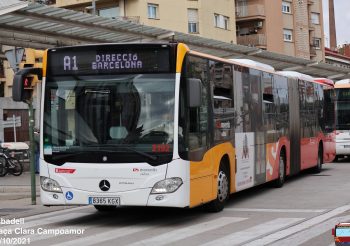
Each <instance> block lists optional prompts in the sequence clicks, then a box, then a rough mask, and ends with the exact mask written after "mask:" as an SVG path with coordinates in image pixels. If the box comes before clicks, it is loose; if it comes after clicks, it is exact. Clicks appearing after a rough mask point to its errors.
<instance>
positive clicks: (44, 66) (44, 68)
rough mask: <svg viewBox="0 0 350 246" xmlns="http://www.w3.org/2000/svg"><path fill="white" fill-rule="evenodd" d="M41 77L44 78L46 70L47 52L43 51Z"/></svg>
mask: <svg viewBox="0 0 350 246" xmlns="http://www.w3.org/2000/svg"><path fill="white" fill-rule="evenodd" d="M42 69H43V77H46V69H47V50H45V51H44V55H43V67H42Z"/></svg>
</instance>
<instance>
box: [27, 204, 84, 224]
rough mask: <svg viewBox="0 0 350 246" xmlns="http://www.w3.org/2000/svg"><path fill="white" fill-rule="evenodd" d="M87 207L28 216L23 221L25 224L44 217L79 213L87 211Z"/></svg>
mask: <svg viewBox="0 0 350 246" xmlns="http://www.w3.org/2000/svg"><path fill="white" fill-rule="evenodd" d="M87 208H88V206H80V207H77V208H75V207H72V208H70V207H68V208H65V209H62V210H58V211H53V212H45V213H42V214H37V215H32V216H28V217H24V221H25V222H27V221H31V220H36V219H40V218H45V217H51V216H55V215H59V214H65V213H67V212H68V213H71V212H76V211H79V210H84V209H87Z"/></svg>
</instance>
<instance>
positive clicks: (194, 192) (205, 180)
mask: <svg viewBox="0 0 350 246" xmlns="http://www.w3.org/2000/svg"><path fill="white" fill-rule="evenodd" d="M225 154H226V155H227V156H228V157H229V161H230V183H231V187H230V193H233V192H235V191H236V187H235V183H236V179H235V178H236V176H235V165H236V162H235V149H234V147H233V146H232V144H231V143H230V142H226V143H223V144H219V145H217V146H215V147H213V148H211V149H210V150H208V151H207V152H206V153H205V155H204V157H203V160H202V161H198V162H194V161H191V162H190V207H195V206H198V205H201V204H203V203H206V202H208V201H211V200H214V199H216V197H217V176H218V172H219V167H220V162H221V159H222V158H223V156H224V155H225Z"/></svg>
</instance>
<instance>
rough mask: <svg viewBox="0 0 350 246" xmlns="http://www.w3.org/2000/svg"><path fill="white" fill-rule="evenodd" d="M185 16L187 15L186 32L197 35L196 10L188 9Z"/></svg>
mask: <svg viewBox="0 0 350 246" xmlns="http://www.w3.org/2000/svg"><path fill="white" fill-rule="evenodd" d="M187 15H188V32H189V33H199V30H198V26H199V23H198V9H188V10H187Z"/></svg>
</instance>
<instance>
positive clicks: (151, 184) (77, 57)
mask: <svg viewBox="0 0 350 246" xmlns="http://www.w3.org/2000/svg"><path fill="white" fill-rule="evenodd" d="M43 60H44V64H43V71H42V72H43V80H42V113H41V143H42V144H41V157H40V176H41V179H40V180H41V200H42V203H43V204H44V205H82V204H90V205H94V206H95V207H96V208H97V209H98V210H108V209H110V208H115V207H116V206H120V205H121V206H123V205H128V206H164V207H183V208H185V207H190V208H192V207H196V206H199V205H202V204H206V206H207V208H208V209H210V210H211V211H220V210H222V209H223V208H224V204H225V201H226V200H227V199H228V197H229V194H230V193H234V192H237V191H241V190H244V189H247V188H250V187H253V186H256V185H260V184H263V183H266V182H270V181H271V182H273V183H274V184H275V186H277V187H281V186H282V185H283V183H284V181H285V178H286V176H289V175H293V174H297V173H299V172H300V171H301V170H303V169H307V168H313V169H314V170H315V171H317V172H319V171H320V170H321V168H322V164H323V163H324V162H330V161H332V160H333V158H334V155H335V153H334V151H333V152H331V151H330V148H327V147H326V145H325V142H324V139H325V135H326V134H327V133H328V132H331V131H332V129H329V127H326V125H325V122H328V119H327V117H328V116H327V114H326V113H325V110H326V109H327V108H326V107H325V103H326V100H325V96H324V88H323V87H324V85H322V84H321V83H316V82H314V81H313V80H312V79H308V78H307V79H305V78H298V77H288V76H285V75H281V74H277V73H275V71H274V70H273V69H269V68H268V67H266V66H259V64H250V65H247V64H245V63H244V62H240V61H239V60H227V59H221V58H218V57H214V56H210V55H206V54H202V53H198V52H195V51H191V50H190V49H189V48H188V47H187V46H186V45H185V44H182V43H170V44H101V45H86V46H76V47H65V48H52V49H49V50H47V51H46V54H45V57H44V59H43ZM14 82H16V81H14ZM330 124H331V123H330Z"/></svg>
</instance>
